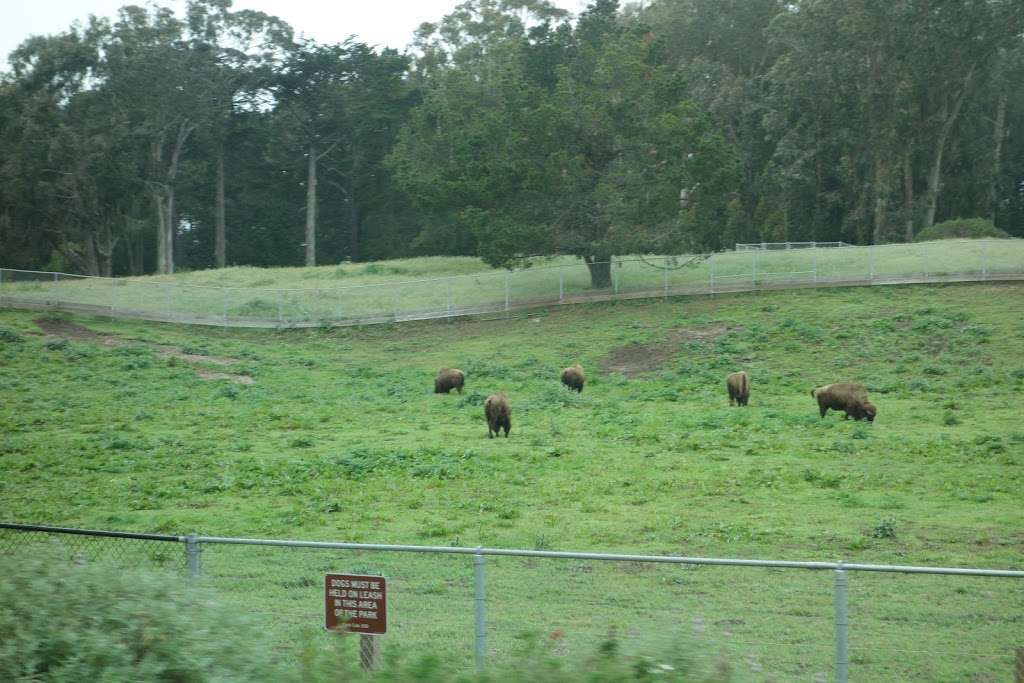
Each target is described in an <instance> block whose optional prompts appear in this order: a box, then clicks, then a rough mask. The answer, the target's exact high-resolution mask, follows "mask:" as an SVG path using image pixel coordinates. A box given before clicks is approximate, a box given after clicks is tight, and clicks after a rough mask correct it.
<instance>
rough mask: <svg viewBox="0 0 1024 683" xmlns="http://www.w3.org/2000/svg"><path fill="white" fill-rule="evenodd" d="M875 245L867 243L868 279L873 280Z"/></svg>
mask: <svg viewBox="0 0 1024 683" xmlns="http://www.w3.org/2000/svg"><path fill="white" fill-rule="evenodd" d="M875 246H876V245H874V244H871V245H868V281H869V282H874V281H875Z"/></svg>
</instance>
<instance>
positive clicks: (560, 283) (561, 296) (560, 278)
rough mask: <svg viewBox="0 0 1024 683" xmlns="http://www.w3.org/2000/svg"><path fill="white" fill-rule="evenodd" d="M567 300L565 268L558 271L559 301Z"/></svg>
mask: <svg viewBox="0 0 1024 683" xmlns="http://www.w3.org/2000/svg"><path fill="white" fill-rule="evenodd" d="M564 299H565V268H559V269H558V300H559V301H562V300H564Z"/></svg>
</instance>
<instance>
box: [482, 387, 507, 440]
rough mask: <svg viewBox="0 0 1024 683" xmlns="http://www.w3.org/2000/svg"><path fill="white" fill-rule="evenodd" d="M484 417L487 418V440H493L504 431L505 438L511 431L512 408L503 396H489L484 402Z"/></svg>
mask: <svg viewBox="0 0 1024 683" xmlns="http://www.w3.org/2000/svg"><path fill="white" fill-rule="evenodd" d="M484 417H486V418H487V438H488V439H493V438H494V435H495V434H500V430H501V429H502V428H504V429H505V438H506V439H507V438H508V432H509V430H510V429H512V406H510V405H509V404H508V399H507V398H505V394H491V395H490V396H488V397H487V400H486V401H484Z"/></svg>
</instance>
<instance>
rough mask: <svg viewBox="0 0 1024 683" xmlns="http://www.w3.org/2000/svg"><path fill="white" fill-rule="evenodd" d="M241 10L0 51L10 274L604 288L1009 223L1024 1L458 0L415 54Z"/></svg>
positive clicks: (1017, 161)
mask: <svg viewBox="0 0 1024 683" xmlns="http://www.w3.org/2000/svg"><path fill="white" fill-rule="evenodd" d="M231 4H232V3H231V1H230V0H190V1H189V2H188V3H187V9H186V12H185V16H176V15H175V14H174V12H173V11H172V10H170V9H166V8H160V7H157V6H152V5H150V6H147V7H146V8H142V7H136V6H128V7H125V8H123V9H122V10H121V11H120V13H119V15H118V17H117V18H115V19H109V20H108V19H96V18H93V19H91V20H90V22H89V23H88V25H87V26H74V27H72V28H70V29H69V30H68V31H66V32H64V33H61V34H58V35H53V36H35V37H32V38H29V39H27V40H26V41H25V42H24V43H22V45H21V46H19V48H18V49H17V50H15V51H14V52H13V53H12V54H11V55H10V70H9V72H8V73H7V74H5V75H4V76H3V77H2V79H0V255H2V264H0V265H4V266H10V267H22V268H47V269H64V270H77V271H79V272H83V273H89V274H127V273H131V274H140V273H147V272H154V271H156V272H173V270H174V269H175V268H182V267H185V268H207V267H214V266H223V265H230V264H255V265H299V264H303V263H305V264H307V265H308V264H314V263H318V262H319V263H331V262H338V261H340V260H343V259H352V260H366V259H379V258H387V257H398V256H407V255H411V254H479V255H480V256H482V257H483V258H485V259H486V260H487V261H488V262H490V263H492V264H494V265H498V266H509V265H513V264H515V263H517V262H519V261H520V259H522V258H523V257H525V256H532V255H538V254H551V253H566V254H575V255H577V256H580V257H582V258H584V259H586V260H587V261H588V263H589V264H590V265H591V272H592V276H593V278H594V281H595V283H596V284H601V283H603V281H605V280H606V278H607V272H606V270H603V269H602V267H601V266H600V265H598V264H599V262H601V261H603V260H606V259H607V258H608V257H610V256H612V255H614V254H623V253H636V252H661V253H665V252H669V253H679V252H684V251H692V250H697V251H704V250H710V249H718V248H723V247H730V246H732V244H733V243H734V242H737V241H762V240H767V241H779V240H837V239H841V240H844V241H847V242H855V243H860V244H867V243H877V242H889V241H904V240H911V239H913V237H914V235H915V234H917V233H919V232H920V231H921V230H923V229H925V228H928V227H930V226H931V225H932V224H934V223H935V222H936V221H939V220H944V219H947V218H961V217H962V218H970V217H984V218H989V219H991V220H992V221H993V222H994V223H995V224H996V225H998V226H999V227H1001V228H1003V229H1004V230H1006V231H1007V232H1009V233H1011V234H1015V235H1022V234H1024V136H1022V135H1021V132H1022V131H1024V87H1022V86H1024V3H1020V2H1019V0H886V1H885V2H881V1H877V0H795V1H790V2H784V1H782V0H655V1H654V2H647V3H640V4H634V5H625V6H623V7H620V6H619V3H618V2H616V1H615V0H594V2H593V3H592V4H591V5H590V6H589V7H588V8H587V9H586V10H585V11H584V12H583V13H581V15H580V16H579V17H577V18H571V17H568V16H567V15H566V13H565V12H563V11H562V10H559V9H557V8H556V7H554V6H552V5H551V4H549V3H548V2H547V1H546V0H467V1H466V2H463V3H462V4H460V5H459V6H458V7H457V8H456V9H455V11H454V12H453V13H452V14H450V15H448V16H446V17H444V18H443V19H442V20H440V21H439V22H438V23H436V24H424V25H423V26H421V28H420V29H419V30H418V31H417V33H416V35H415V36H414V37H413V43H412V50H411V51H410V52H408V53H406V54H401V53H398V52H397V51H394V50H390V49H376V48H372V47H370V46H367V45H365V44H363V43H360V42H357V41H356V40H355V39H353V40H351V41H348V42H346V43H343V44H339V45H323V44H318V43H316V42H313V41H309V40H296V39H295V37H294V35H293V32H292V30H291V28H290V27H289V26H288V25H287V24H285V23H284V22H282V21H281V20H280V19H277V18H276V17H272V16H269V15H266V14H262V13H259V12H254V11H249V10H233V9H232V6H231ZM1012 133H1016V135H1014V134H1012Z"/></svg>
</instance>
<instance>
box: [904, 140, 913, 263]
mask: <svg viewBox="0 0 1024 683" xmlns="http://www.w3.org/2000/svg"><path fill="white" fill-rule="evenodd" d="M903 213H904V220H905V221H906V226H905V232H904V235H903V237H904V241H905V242H908V243H909V242H913V241H914V168H913V165H912V163H911V159H910V147H907V149H905V150H904V151H903Z"/></svg>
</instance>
